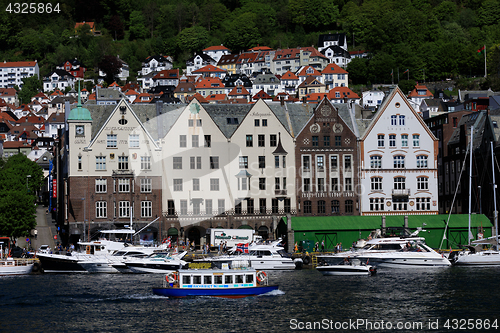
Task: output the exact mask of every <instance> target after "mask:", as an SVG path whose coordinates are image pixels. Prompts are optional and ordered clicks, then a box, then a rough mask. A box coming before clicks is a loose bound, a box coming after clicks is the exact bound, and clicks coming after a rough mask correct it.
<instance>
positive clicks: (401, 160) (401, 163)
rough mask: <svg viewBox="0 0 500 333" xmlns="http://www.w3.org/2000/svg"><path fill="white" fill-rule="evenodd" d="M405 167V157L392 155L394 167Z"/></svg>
mask: <svg viewBox="0 0 500 333" xmlns="http://www.w3.org/2000/svg"><path fill="white" fill-rule="evenodd" d="M404 167H405V157H404V156H403V155H396V156H394V169H402V168H404Z"/></svg>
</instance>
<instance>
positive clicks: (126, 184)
mask: <svg viewBox="0 0 500 333" xmlns="http://www.w3.org/2000/svg"><path fill="white" fill-rule="evenodd" d="M118 192H119V193H129V192H130V179H127V178H120V179H118Z"/></svg>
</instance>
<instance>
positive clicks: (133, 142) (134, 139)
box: [128, 134, 140, 148]
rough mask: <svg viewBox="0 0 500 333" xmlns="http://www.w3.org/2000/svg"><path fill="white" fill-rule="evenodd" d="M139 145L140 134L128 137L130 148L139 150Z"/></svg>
mask: <svg viewBox="0 0 500 333" xmlns="http://www.w3.org/2000/svg"><path fill="white" fill-rule="evenodd" d="M139 143H140V138H139V134H129V136H128V147H129V148H139Z"/></svg>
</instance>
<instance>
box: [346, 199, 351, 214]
mask: <svg viewBox="0 0 500 333" xmlns="http://www.w3.org/2000/svg"><path fill="white" fill-rule="evenodd" d="M352 212H353V201H352V200H346V201H345V213H346V214H352Z"/></svg>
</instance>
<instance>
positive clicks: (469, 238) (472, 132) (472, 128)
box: [467, 126, 474, 245]
mask: <svg viewBox="0 0 500 333" xmlns="http://www.w3.org/2000/svg"><path fill="white" fill-rule="evenodd" d="M473 137H474V126H471V127H470V154H469V235H468V236H467V237H468V240H467V244H469V245H470V240H471V239H473V238H474V237H473V236H472V232H471V229H470V224H471V223H470V216H471V209H472V202H471V201H472V200H471V192H472V141H473Z"/></svg>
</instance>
